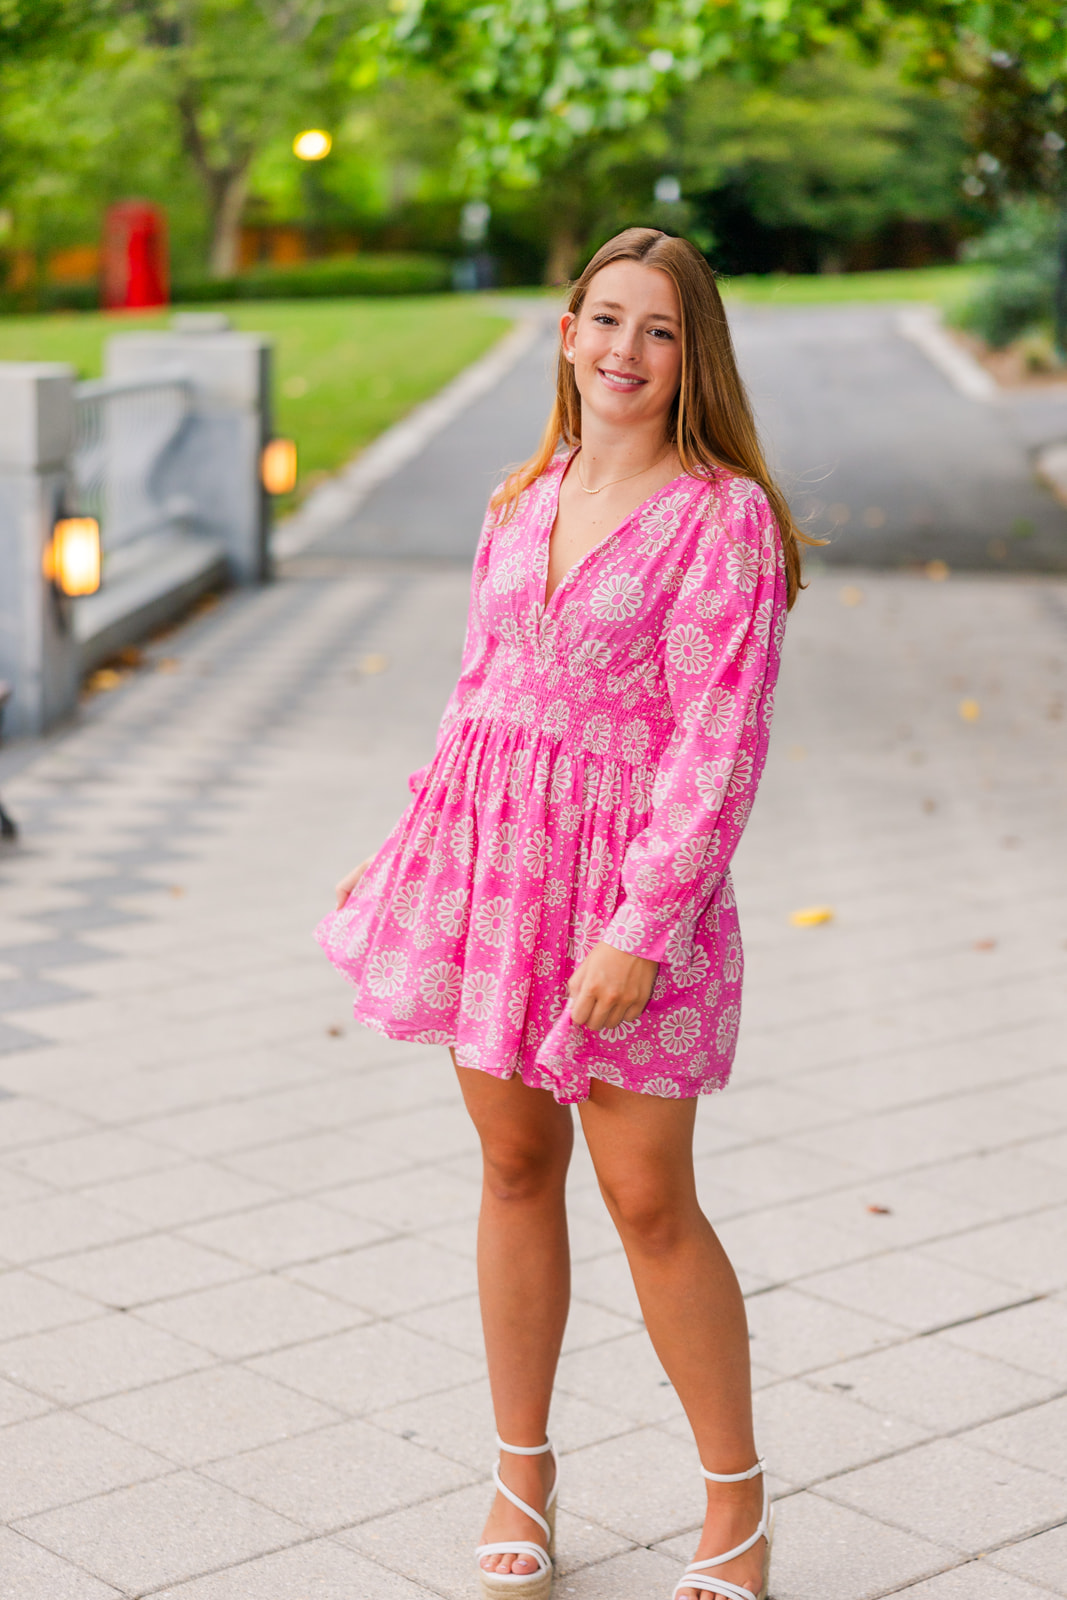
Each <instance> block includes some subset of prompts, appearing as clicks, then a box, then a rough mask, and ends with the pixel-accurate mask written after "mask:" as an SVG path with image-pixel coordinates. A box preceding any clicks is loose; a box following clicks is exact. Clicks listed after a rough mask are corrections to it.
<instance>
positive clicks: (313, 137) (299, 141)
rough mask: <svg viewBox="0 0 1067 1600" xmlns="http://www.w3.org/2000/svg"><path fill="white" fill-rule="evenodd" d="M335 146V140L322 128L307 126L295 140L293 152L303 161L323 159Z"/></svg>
mask: <svg viewBox="0 0 1067 1600" xmlns="http://www.w3.org/2000/svg"><path fill="white" fill-rule="evenodd" d="M332 148H333V140H332V139H331V138H330V135H329V134H328V133H326V132H325V130H324V129H322V128H305V129H304V131H303V133H298V134H297V136H296V138H295V139H294V140H293V154H294V156H299V157H300V160H301V161H321V160H322V158H323V156H328V155H329V153H330V151H331V149H332Z"/></svg>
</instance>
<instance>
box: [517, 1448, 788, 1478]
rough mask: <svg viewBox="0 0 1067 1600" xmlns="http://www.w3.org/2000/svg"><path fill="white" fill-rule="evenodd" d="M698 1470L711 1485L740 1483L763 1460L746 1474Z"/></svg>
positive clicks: (760, 1462) (755, 1474)
mask: <svg viewBox="0 0 1067 1600" xmlns="http://www.w3.org/2000/svg"><path fill="white" fill-rule="evenodd" d="M505 1448H506V1447H505ZM700 1470H701V1472H702V1473H703V1474H704V1476H705V1478H708V1479H710V1481H711V1482H712V1483H741V1482H742V1481H743V1480H744V1479H745V1478H758V1477H759V1475H760V1473H761V1472H762V1471H763V1458H762V1456H761V1457H760V1459H759V1460H758V1461H757V1462H756V1465H755V1466H754V1467H749V1469H748V1471H747V1472H709V1471H708V1469H707V1467H705V1466H701V1468H700Z"/></svg>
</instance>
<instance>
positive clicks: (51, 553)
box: [44, 517, 100, 596]
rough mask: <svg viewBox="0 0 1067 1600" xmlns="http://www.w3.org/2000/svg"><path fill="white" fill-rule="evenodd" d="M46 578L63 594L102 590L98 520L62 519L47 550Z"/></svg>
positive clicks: (45, 556) (53, 532)
mask: <svg viewBox="0 0 1067 1600" xmlns="http://www.w3.org/2000/svg"><path fill="white" fill-rule="evenodd" d="M44 574H45V577H46V578H47V579H48V581H49V582H50V583H54V584H55V586H56V588H57V589H58V590H59V592H60V593H61V594H68V595H72V596H73V595H83V594H95V593H96V591H97V590H98V589H99V587H100V524H99V523H98V522H97V520H96V518H95V517H60V519H59V521H58V522H57V523H56V524H55V526H54V527H53V529H52V537H51V540H50V541H49V543H48V544H47V545H46V546H45V552H44Z"/></svg>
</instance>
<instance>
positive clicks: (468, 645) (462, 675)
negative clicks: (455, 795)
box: [408, 506, 496, 795]
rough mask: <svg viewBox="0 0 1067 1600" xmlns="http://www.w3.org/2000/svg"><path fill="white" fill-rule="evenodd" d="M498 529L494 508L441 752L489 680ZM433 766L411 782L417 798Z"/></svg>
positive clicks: (481, 543) (475, 575)
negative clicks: (491, 575)
mask: <svg viewBox="0 0 1067 1600" xmlns="http://www.w3.org/2000/svg"><path fill="white" fill-rule="evenodd" d="M495 527H496V513H495V511H494V510H493V508H492V506H490V508H489V510H488V511H486V514H485V521H484V522H483V523H482V531H481V535H480V537H479V539H478V548H477V550H476V551H475V554H474V570H473V572H472V574H471V599H470V610H469V611H468V613H467V634H466V638H465V639H464V641H463V656H462V660H461V662H460V669H459V680H458V682H457V683H456V687H455V688H454V689H453V690H452V693H451V694H450V695H449V697H448V702H447V704H446V706H445V709H444V712H443V714H442V716H441V725H440V727H439V729H438V733H437V746H436V748H437V750H440V748H441V745H442V744H443V742H444V738H445V735H446V733H447V732H448V730H449V728H451V727H452V725H453V723H454V722H456V721H457V720H458V719H459V718H460V717H462V715H463V708H464V706H465V705H466V703H467V701H468V700H469V699H470V698H471V696H472V695H473V694H474V693H475V692H476V691H477V690H478V689H480V688H481V686H482V683H483V682H484V679H485V672H486V667H487V664H488V653H489V634H488V630H487V628H486V625H485V615H484V609H483V596H482V588H483V585H484V584H485V580H486V577H487V576H488V572H489V547H490V544H491V542H492V535H493V530H494V528H495ZM432 765H433V762H432V761H431V762H427V764H426V766H424V767H420V768H419V770H418V771H417V772H413V773H412V774H411V776H410V778H409V779H408V787H409V789H410V790H411V793H412V794H413V795H417V794H418V793H419V791H420V790H421V788H422V786H423V784H424V783H425V781H426V776H427V774H428V772H429V770H430V768H431V766H432Z"/></svg>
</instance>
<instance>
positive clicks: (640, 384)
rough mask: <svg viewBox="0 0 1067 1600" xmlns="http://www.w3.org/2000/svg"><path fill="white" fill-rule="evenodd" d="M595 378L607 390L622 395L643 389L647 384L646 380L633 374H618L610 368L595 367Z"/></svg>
mask: <svg viewBox="0 0 1067 1600" xmlns="http://www.w3.org/2000/svg"><path fill="white" fill-rule="evenodd" d="M596 370H597V377H598V378H599V379H600V380H601V382H602V383H604V384H606V385H607V387H608V388H609V389H614V390H615V391H616V393H622V392H624V391H625V390H629V389H643V388H644V386H645V384H646V383H647V382H648V379H647V378H639V377H638V376H637V374H636V373H635V372H619V371H617V370H616V369H614V368H612V367H597V369H596Z"/></svg>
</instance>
